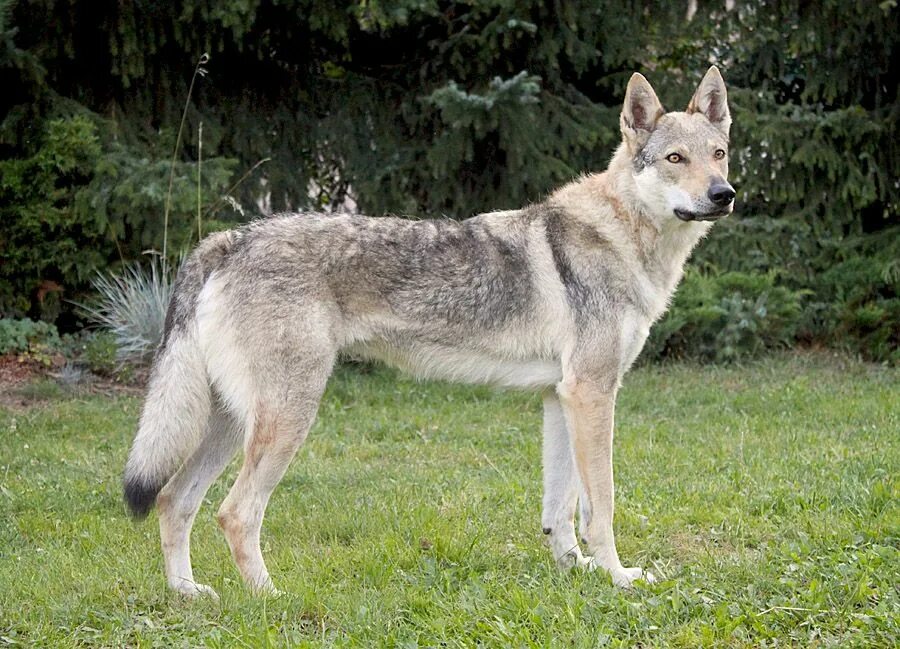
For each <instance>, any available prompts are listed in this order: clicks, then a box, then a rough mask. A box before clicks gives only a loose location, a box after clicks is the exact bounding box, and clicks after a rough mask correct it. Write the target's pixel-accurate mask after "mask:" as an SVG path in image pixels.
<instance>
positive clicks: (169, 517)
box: [156, 404, 241, 597]
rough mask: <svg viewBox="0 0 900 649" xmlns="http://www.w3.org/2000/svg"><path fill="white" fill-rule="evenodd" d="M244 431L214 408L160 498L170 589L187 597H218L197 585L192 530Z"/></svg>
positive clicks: (226, 414) (161, 528)
mask: <svg viewBox="0 0 900 649" xmlns="http://www.w3.org/2000/svg"><path fill="white" fill-rule="evenodd" d="M240 442H241V428H240V426H239V425H238V423H237V421H236V420H235V419H234V418H233V417H231V416H230V415H229V414H228V413H226V412H225V411H224V410H223V408H222V407H221V405H218V404H216V405H214V406H213V409H212V412H211V413H210V417H209V425H208V427H207V431H206V435H205V436H204V437H203V440H202V441H201V442H200V445H199V446H198V447H197V449H196V450H195V451H194V452H193V454H192V455H191V456H190V457H189V458H188V459H187V461H186V462H185V463H184V464H183V465H182V466H181V468H180V469H179V470H178V472H177V473H176V474H175V475H174V476H172V478H171V479H170V480H169V482H168V483H167V484H166V485H165V487H163V489H162V491H160V493H159V496H158V497H157V500H156V503H157V509H158V511H159V533H160V540H161V542H162V550H163V559H164V561H165V565H166V580H167V581H168V584H169V587H170V588H172V589H173V590H175V591H177V592H179V593H182V594H183V595H186V596H188V597H194V596H196V595H202V594H207V595H211V596H213V597H215V596H216V594H215V591H214V590H213V589H212V588H210V587H209V586H205V585H203V584H198V583H196V582H195V581H194V573H193V570H192V568H191V546H190V542H191V527H192V526H193V524H194V518H195V517H196V516H197V511H198V510H199V509H200V505H201V503H202V501H203V496H204V495H205V494H206V491H207V490H208V489H209V486H210V485H211V484H212V483H213V482H214V481H215V479H216V478H217V477H219V475H220V474H221V473H222V471H223V470H224V469H225V466H226V465H227V464H228V462H229V461H230V460H231V458H233V457H234V454H235V453H236V452H237V450H238V448H239V447H240Z"/></svg>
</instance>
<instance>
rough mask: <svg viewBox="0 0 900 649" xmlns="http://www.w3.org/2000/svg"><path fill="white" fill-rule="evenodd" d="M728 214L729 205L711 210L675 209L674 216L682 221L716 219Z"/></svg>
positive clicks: (729, 211)
mask: <svg viewBox="0 0 900 649" xmlns="http://www.w3.org/2000/svg"><path fill="white" fill-rule="evenodd" d="M729 214H731V206H730V205H729V206H728V207H725V208H721V209H718V210H713V211H712V212H691V211H690V210H681V209H678V208H676V209H675V216H677V217H678V218H679V219H681V220H682V221H718V220H719V219H721V218H722V217H723V216H728V215H729Z"/></svg>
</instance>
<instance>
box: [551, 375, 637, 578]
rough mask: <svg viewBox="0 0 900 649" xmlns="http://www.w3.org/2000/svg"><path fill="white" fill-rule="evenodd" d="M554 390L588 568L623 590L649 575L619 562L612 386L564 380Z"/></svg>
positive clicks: (593, 381)
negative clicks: (578, 492) (578, 495)
mask: <svg viewBox="0 0 900 649" xmlns="http://www.w3.org/2000/svg"><path fill="white" fill-rule="evenodd" d="M557 391H558V393H559V397H560V402H561V404H562V407H563V413H564V414H565V418H566V423H567V426H568V429H569V434H570V436H571V441H572V452H573V456H574V459H575V467H576V469H577V471H578V477H579V478H580V481H581V486H582V494H583V495H582V498H584V499H585V500H586V502H584V503H583V504H582V507H581V511H582V516H584V517H586V520H584V521H582V524H581V529H582V530H583V532H584V537H585V538H584V541H585V543H586V544H587V549H588V553H589V554H590V555H592V558H591V562H590V567H591V568H602V569H603V570H606V571H607V572H608V573H609V574H610V576H611V577H612V580H613V583H614V584H616V585H617V586H628V585H630V584H631V582H633V581H634V580H635V579H640V578H641V577H646V579H647V580H648V581H652V579H653V576H652V575H650V573H646V574H645V573H644V571H643V570H642V569H641V568H625V567H623V566H622V563H621V562H620V561H619V554H618V552H617V551H616V541H615V537H614V536H613V498H614V489H613V466H612V441H613V414H614V411H615V403H616V389H615V387H608V384H607V383H606V382H602V381H595V380H583V379H577V378H574V377H572V378H567V379H565V380H563V382H562V383H560V384H559V386H558V388H557Z"/></svg>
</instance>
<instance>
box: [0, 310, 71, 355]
mask: <svg viewBox="0 0 900 649" xmlns="http://www.w3.org/2000/svg"><path fill="white" fill-rule="evenodd" d="M59 346H60V338H59V332H58V331H57V330H56V327H55V326H53V325H52V324H50V323H49V322H42V321H40V320H39V321H37V322H35V321H34V320H30V319H28V318H23V319H21V320H17V319H14V318H4V319H0V354H25V353H28V352H31V351H38V350H45V351H46V350H54V349H58V348H59Z"/></svg>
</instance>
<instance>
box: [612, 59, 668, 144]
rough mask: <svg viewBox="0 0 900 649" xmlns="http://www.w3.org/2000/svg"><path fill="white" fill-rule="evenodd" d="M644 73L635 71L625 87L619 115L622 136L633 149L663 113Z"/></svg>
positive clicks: (643, 142) (644, 142) (648, 134)
mask: <svg viewBox="0 0 900 649" xmlns="http://www.w3.org/2000/svg"><path fill="white" fill-rule="evenodd" d="M665 112H666V111H665V109H663V107H662V104H661V103H659V99H657V97H656V93H655V92H653V88H652V87H651V86H650V82H649V81H647V79H645V78H644V75H642V74H638V73H637V72H635V73H634V74H633V75H631V79H630V80H629V81H628V88H626V89H625V104H624V105H623V106H622V115H621V116H620V117H619V126H620V128H621V129H622V136H623V137H624V138H625V141H626V142H628V143H629V145H630V146H631V147H632V149H633V150H637V149H640V148H641V147H643V146H644V144H646V142H647V138H649V137H650V133H652V132H653V129H654V128H656V121H657V120H658V119H659V118H660V117H662V115H663V114H664V113H665Z"/></svg>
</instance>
